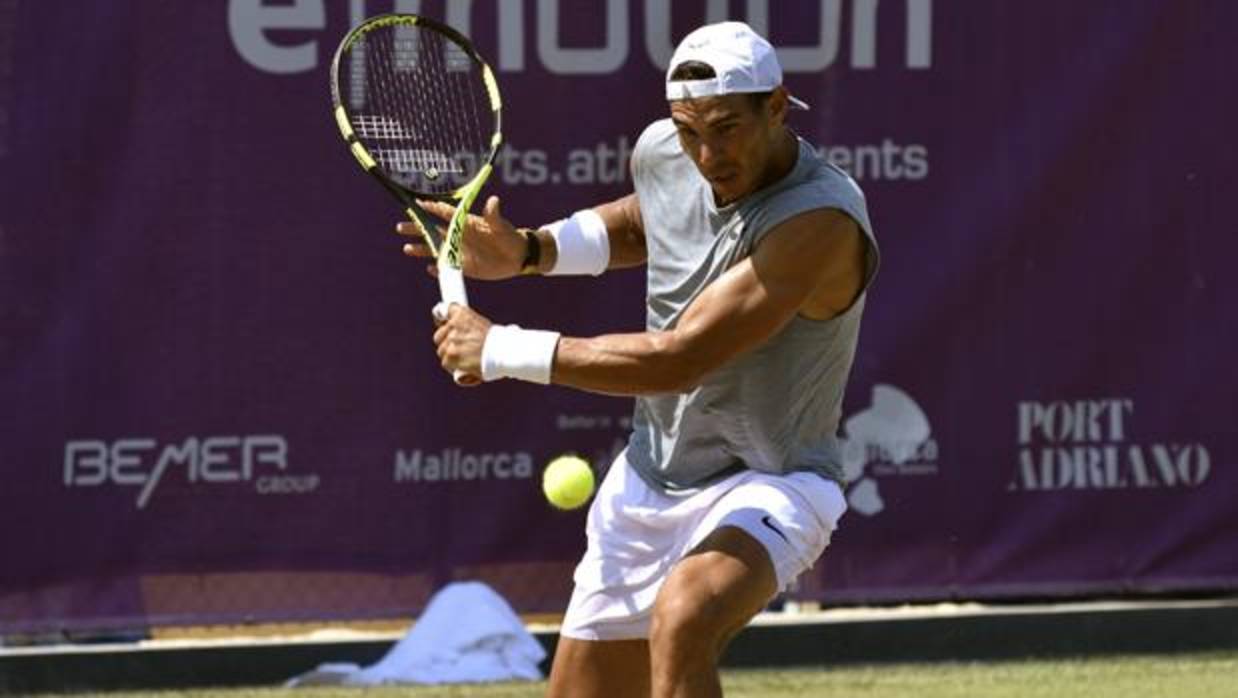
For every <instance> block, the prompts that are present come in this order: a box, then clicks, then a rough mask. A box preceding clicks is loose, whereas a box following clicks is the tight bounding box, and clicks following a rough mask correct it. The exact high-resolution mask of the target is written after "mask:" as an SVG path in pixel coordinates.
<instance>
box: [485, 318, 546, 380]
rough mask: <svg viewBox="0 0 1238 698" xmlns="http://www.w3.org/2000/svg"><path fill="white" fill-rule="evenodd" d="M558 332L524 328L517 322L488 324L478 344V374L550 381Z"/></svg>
mask: <svg viewBox="0 0 1238 698" xmlns="http://www.w3.org/2000/svg"><path fill="white" fill-rule="evenodd" d="M558 344H559V333H558V332H548V331H546V330H524V329H521V328H520V327H519V326H517V325H491V326H490V330H489V331H488V332H487V333H486V341H485V343H483V344H482V347H481V378H482V380H485V381H492V380H498V379H500V378H518V379H520V380H523V381H529V382H530V383H541V384H542V385H546V384H548V383H550V369H551V367H552V366H553V365H554V360H555V347H556V346H558Z"/></svg>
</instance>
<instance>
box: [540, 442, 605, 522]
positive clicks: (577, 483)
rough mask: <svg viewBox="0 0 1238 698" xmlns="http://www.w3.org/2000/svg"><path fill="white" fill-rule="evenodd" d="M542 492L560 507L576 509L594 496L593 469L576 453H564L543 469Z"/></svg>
mask: <svg viewBox="0 0 1238 698" xmlns="http://www.w3.org/2000/svg"><path fill="white" fill-rule="evenodd" d="M542 492H544V493H545V494H546V499H548V500H549V501H550V503H551V504H553V505H554V506H555V507H557V508H559V509H565V510H566V509H575V508H576V507H578V506H580V505H582V504H584V503H585V502H587V501H589V497H591V496H593V469H592V468H590V467H589V462H588V461H586V460H585V459H584V458H581V457H580V456H576V455H570V454H569V455H562V456H559V457H558V458H555V459H554V460H552V461H550V463H548V464H547V465H546V469H545V470H543V471H542Z"/></svg>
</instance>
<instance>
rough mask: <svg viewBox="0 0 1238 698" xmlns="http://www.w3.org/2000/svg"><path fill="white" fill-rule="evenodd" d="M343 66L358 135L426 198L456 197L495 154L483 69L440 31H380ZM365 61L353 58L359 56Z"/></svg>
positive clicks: (394, 176)
mask: <svg viewBox="0 0 1238 698" xmlns="http://www.w3.org/2000/svg"><path fill="white" fill-rule="evenodd" d="M352 51H353V52H354V55H353V56H350V57H349V60H347V61H346V62H345V63H344V65H345V66H347V67H348V68H349V69H350V70H356V69H360V70H361V71H362V72H361V74H360V79H359V80H358V76H357V75H356V74H353V75H350V76H348V79H347V82H346V84H348V85H349V86H350V99H355V98H356V97H357V92H358V87H357V84H358V82H360V83H361V84H362V87H361V92H363V96H364V99H363V100H360V101H362V102H363V104H362V105H361V106H360V107H358V105H357V103H356V101H354V103H353V107H354V109H353V112H354V113H353V114H352V115H351V116H350V121H351V123H352V126H353V129H354V132H355V133H356V134H357V137H358V138H359V139H361V140H362V142H363V144H364V145H365V146H366V149H367V150H368V151H369V152H370V154H371V155H373V156H374V158H375V160H376V161H377V162H378V163H379V165H380V166H381V167H383V169H385V170H386V171H387V173H388V175H389V176H390V177H391V178H392V179H394V180H396V181H397V182H399V183H401V184H402V185H404V186H405V187H407V188H409V189H411V190H413V191H416V192H419V193H424V194H430V195H444V194H450V193H452V192H454V191H455V190H456V189H457V188H459V187H460V186H462V185H464V184H465V183H467V182H468V181H469V180H471V179H472V178H473V176H474V175H476V174H477V171H478V170H479V169H480V168H481V166H482V165H483V164H484V163H485V162H486V159H487V155H488V154H489V151H490V138H491V134H493V132H494V130H495V124H494V115H493V110H492V109H491V107H490V102H489V96H488V93H487V92H486V87H485V82H484V81H483V78H482V75H481V68H480V66H479V64H478V63H477V62H476V61H474V60H473V59H472V58H471V57H470V56H469V55H468V53H466V52H465V51H464V50H463V49H462V48H461V47H459V46H457V45H456V44H455V43H454V42H452V41H450V40H449V39H447V38H446V37H445V36H444V35H442V34H439V33H438V32H436V31H432V30H428V29H421V28H419V27H414V26H392V27H383V28H378V29H375V30H373V31H371V32H370V33H369V34H367V35H366V37H365V39H364V40H363V41H358V42H357V43H356V44H354V46H353V48H352ZM358 51H359V52H361V55H362V56H363V57H362V58H360V59H358V58H356V52H358Z"/></svg>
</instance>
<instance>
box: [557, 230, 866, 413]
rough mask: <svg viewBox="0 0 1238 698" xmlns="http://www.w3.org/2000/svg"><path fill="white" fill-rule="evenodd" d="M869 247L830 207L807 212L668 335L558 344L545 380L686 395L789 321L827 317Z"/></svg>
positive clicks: (850, 296) (850, 288) (857, 274)
mask: <svg viewBox="0 0 1238 698" xmlns="http://www.w3.org/2000/svg"><path fill="white" fill-rule="evenodd" d="M865 251H866V242H865V240H864V236H863V234H862V233H861V232H860V230H859V228H858V227H857V225H856V223H855V221H853V220H852V219H851V218H850V217H849V216H847V215H846V214H844V213H843V212H841V211H839V210H837V209H817V210H814V211H809V212H806V213H803V214H800V215H797V216H794V217H793V218H791V219H789V220H787V221H785V222H783V223H781V224H779V225H778V226H777V227H775V228H774V229H773V230H771V231H769V233H767V234H766V236H765V238H764V239H763V240H762V241H761V243H760V244H759V245H758V247H757V249H756V250H755V251H754V252H753V253H752V255H751V256H749V257H748V258H746V259H744V260H743V261H741V262H739V263H738V264H736V265H735V266H733V267H732V268H731V269H729V270H728V271H727V272H726V273H725V274H723V275H722V276H721V277H719V278H718V279H717V280H715V281H714V282H713V283H711V284H710V285H709V286H708V287H707V288H706V289H705V290H704V291H703V292H702V293H701V295H700V296H698V297H697V298H696V299H695V300H694V301H693V302H692V304H691V305H690V306H689V307H688V309H687V310H686V311H685V312H684V315H683V317H682V318H681V319H680V321H679V323H678V324H677V325H676V327H675V328H674V329H672V330H668V331H663V332H640V333H631V334H610V335H602V336H599V337H592V338H576V337H562V338H560V340H559V343H558V347H557V350H556V354H555V360H554V365H553V368H552V372H551V380H552V382H553V383H555V384H558V385H564V386H570V387H574V388H579V389H582V390H588V391H593V392H601V393H610V394H620V395H641V394H656V393H669V392H686V391H689V390H691V389H693V388H694V387H696V386H697V385H699V384H700V382H701V380H702V379H703V378H704V377H705V376H706V375H707V374H708V373H710V372H711V371H713V370H715V369H717V368H719V367H720V366H722V365H723V364H725V363H727V362H728V361H730V360H732V359H734V358H736V357H738V356H740V355H742V354H744V353H745V352H748V351H751V350H753V349H755V348H756V347H758V346H760V345H761V344H762V343H764V342H765V341H767V340H768V339H770V338H771V337H773V336H774V335H775V334H777V333H778V332H779V331H780V330H781V329H782V328H783V327H785V326H786V325H787V323H789V322H790V321H791V319H792V318H794V317H795V315H796V314H803V315H804V316H806V317H809V318H813V319H819V320H823V319H827V318H829V317H833V316H834V315H837V314H839V313H841V312H843V311H844V310H846V309H847V308H848V307H850V306H851V304H852V303H853V302H854V301H855V299H856V297H857V296H858V295H859V293H860V290H861V289H862V287H863V278H864V255H865Z"/></svg>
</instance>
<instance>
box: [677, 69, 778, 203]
mask: <svg viewBox="0 0 1238 698" xmlns="http://www.w3.org/2000/svg"><path fill="white" fill-rule="evenodd" d="M775 101H776V100H775V99H774V98H772V97H771V98H770V99H768V100H766V101H765V102H763V103H762V104H756V103H754V100H753V99H752V98H751V97H750V96H749V95H743V94H737V95H723V96H720V97H702V98H698V99H684V100H676V101H673V102H671V119H672V120H673V121H674V122H675V128H676V129H678V131H679V143H680V145H681V146H682V147H683V151H684V153H686V154H687V155H688V157H690V158H692V162H694V163H696V168H697V169H698V170H700V172H701V176H703V177H704V178H705V179H706V180H708V181H709V185H710V187H711V188H712V189H713V191H714V196H715V197H717V200H718V203H719V204H727V203H730V202H732V201H735V200H737V199H739V198H742V197H744V196H746V195H748V194H750V193H752V192H753V191H755V190H756V189H757V188H758V187H760V186H763V185H764V184H766V183H767V182H765V181H764V180H765V177H766V175H767V173H768V171H769V166H770V163H771V158H772V157H773V156H774V154H775V152H776V146H777V144H778V143H779V142H780V138H782V136H783V129H782V114H781V113H780V112H781V110H780V109H778V108H777V107H776V106H774V104H773V103H774V102H775Z"/></svg>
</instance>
